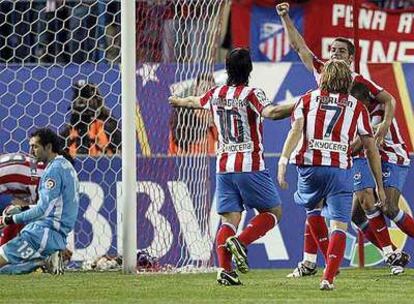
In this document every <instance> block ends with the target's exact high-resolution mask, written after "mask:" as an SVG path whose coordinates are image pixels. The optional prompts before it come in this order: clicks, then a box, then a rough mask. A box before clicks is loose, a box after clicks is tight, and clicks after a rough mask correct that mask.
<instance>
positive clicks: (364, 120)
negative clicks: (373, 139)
mask: <svg viewBox="0 0 414 304" xmlns="http://www.w3.org/2000/svg"><path fill="white" fill-rule="evenodd" d="M299 118H303V119H304V131H303V135H302V142H301V144H299V147H298V148H297V150H296V155H295V156H294V157H293V159H292V162H293V163H295V164H296V165H299V166H330V167H339V168H343V169H348V168H351V166H352V156H351V143H352V141H353V140H354V138H355V136H356V135H357V134H359V135H369V136H372V128H371V124H370V122H369V114H368V110H367V109H366V107H365V106H364V105H363V103H362V102H360V101H358V100H357V99H355V98H354V97H352V96H350V95H347V94H329V93H327V92H323V91H320V90H314V91H311V92H309V93H307V94H305V95H303V96H302V97H301V98H300V99H299V101H298V102H297V103H296V106H295V110H294V112H293V114H292V120H293V121H295V120H296V119H299Z"/></svg>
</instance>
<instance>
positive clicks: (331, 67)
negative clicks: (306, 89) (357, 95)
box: [319, 60, 352, 94]
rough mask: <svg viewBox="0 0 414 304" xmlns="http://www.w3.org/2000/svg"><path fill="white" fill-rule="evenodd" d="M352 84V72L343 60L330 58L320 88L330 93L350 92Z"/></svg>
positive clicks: (323, 71)
mask: <svg viewBox="0 0 414 304" xmlns="http://www.w3.org/2000/svg"><path fill="white" fill-rule="evenodd" d="M351 85H352V73H351V70H350V69H349V66H348V64H347V63H346V62H345V61H343V60H330V61H328V62H326V63H325V65H324V67H323V70H322V75H321V82H320V85H319V87H320V89H321V90H322V91H326V92H329V93H334V94H337V93H343V94H348V93H349V91H350V89H351Z"/></svg>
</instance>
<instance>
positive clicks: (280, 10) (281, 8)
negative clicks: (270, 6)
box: [276, 2, 289, 17]
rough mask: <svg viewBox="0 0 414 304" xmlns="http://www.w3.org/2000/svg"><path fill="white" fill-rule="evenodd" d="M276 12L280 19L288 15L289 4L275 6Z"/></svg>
mask: <svg viewBox="0 0 414 304" xmlns="http://www.w3.org/2000/svg"><path fill="white" fill-rule="evenodd" d="M276 12H277V14H278V15H279V16H280V17H283V16H285V15H287V14H288V13H289V3H287V2H283V3H280V4H278V5H276Z"/></svg>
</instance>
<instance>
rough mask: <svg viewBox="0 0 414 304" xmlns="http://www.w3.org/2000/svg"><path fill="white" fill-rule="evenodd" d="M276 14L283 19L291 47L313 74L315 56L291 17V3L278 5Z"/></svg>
mask: <svg viewBox="0 0 414 304" xmlns="http://www.w3.org/2000/svg"><path fill="white" fill-rule="evenodd" d="M276 12H277V14H278V15H279V16H280V18H281V19H282V24H283V27H284V29H285V32H286V33H287V35H288V37H289V42H290V45H291V46H292V48H293V49H294V50H295V51H296V52H297V53H298V54H299V57H300V59H301V60H302V62H303V63H304V65H305V66H306V68H307V69H308V70H309V71H311V72H312V71H313V57H314V55H313V53H312V51H311V50H310V49H309V48H308V46H307V45H306V42H305V40H304V39H303V37H302V35H301V34H300V33H299V32H298V30H297V29H296V27H295V25H294V24H293V22H292V19H290V17H289V3H287V2H283V3H280V4H278V5H276Z"/></svg>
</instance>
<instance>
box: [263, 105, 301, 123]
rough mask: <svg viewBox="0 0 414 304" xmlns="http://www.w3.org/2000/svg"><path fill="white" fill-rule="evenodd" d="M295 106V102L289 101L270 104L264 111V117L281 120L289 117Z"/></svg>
mask: <svg viewBox="0 0 414 304" xmlns="http://www.w3.org/2000/svg"><path fill="white" fill-rule="evenodd" d="M294 108H295V102H287V103H283V104H277V105H268V106H267V107H265V108H264V109H263V111H262V116H263V117H264V118H268V119H273V120H279V119H284V118H287V117H289V116H290V115H291V114H292V112H293V110H294Z"/></svg>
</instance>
